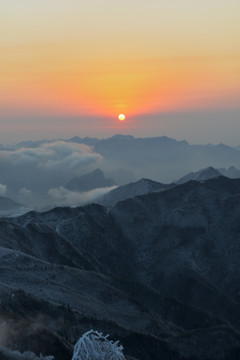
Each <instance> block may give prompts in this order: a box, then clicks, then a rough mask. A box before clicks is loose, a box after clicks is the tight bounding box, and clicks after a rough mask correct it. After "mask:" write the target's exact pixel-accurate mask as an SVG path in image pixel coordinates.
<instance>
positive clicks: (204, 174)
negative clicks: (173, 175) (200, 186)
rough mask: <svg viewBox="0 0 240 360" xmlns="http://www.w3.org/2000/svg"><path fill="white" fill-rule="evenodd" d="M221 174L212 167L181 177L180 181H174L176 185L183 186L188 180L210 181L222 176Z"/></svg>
mask: <svg viewBox="0 0 240 360" xmlns="http://www.w3.org/2000/svg"><path fill="white" fill-rule="evenodd" d="M222 175H223V174H222V173H221V172H220V171H218V170H216V169H214V168H213V167H211V166H210V167H207V168H206V169H201V170H199V171H196V172H190V173H189V174H187V175H185V176H183V177H182V178H181V179H179V180H178V181H176V183H177V184H183V183H185V182H188V181H190V180H196V181H205V180H208V179H212V178H214V177H218V176H222Z"/></svg>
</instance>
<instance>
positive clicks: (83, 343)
mask: <svg viewBox="0 0 240 360" xmlns="http://www.w3.org/2000/svg"><path fill="white" fill-rule="evenodd" d="M108 337H109V335H106V336H104V335H103V334H102V333H99V332H98V331H94V330H90V331H88V332H86V333H84V334H83V336H82V337H81V338H80V339H79V340H78V342H77V343H76V345H75V346H74V353H73V358H72V360H125V357H124V355H123V347H122V346H121V345H118V341H116V342H113V341H111V340H109V339H108Z"/></svg>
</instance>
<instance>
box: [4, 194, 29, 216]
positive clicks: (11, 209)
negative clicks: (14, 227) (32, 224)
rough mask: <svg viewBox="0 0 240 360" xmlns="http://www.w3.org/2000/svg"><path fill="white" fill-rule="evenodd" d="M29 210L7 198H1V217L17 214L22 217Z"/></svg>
mask: <svg viewBox="0 0 240 360" xmlns="http://www.w3.org/2000/svg"><path fill="white" fill-rule="evenodd" d="M27 210H28V209H27V208H26V207H25V206H24V205H22V204H20V203H18V202H16V201H14V200H12V199H9V198H7V197H4V196H0V217H1V216H12V215H15V214H18V215H21V214H22V213H25V212H26V211H27Z"/></svg>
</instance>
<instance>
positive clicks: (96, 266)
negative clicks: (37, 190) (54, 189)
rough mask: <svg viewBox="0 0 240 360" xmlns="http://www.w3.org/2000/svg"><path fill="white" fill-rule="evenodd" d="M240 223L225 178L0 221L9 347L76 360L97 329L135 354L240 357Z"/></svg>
mask: <svg viewBox="0 0 240 360" xmlns="http://www.w3.org/2000/svg"><path fill="white" fill-rule="evenodd" d="M239 224H240V179H229V178H226V177H221V176H220V177H216V178H212V179H209V180H206V181H204V182H198V181H189V182H187V183H184V184H182V185H178V186H174V187H172V188H169V189H166V190H165V191H160V192H152V193H149V194H145V195H142V196H135V197H133V198H131V199H127V200H124V201H120V202H118V203H117V204H116V205H115V206H113V207H112V208H111V209H107V208H105V207H104V206H101V205H97V204H90V205H87V206H84V207H78V208H67V207H65V208H55V209H53V210H51V211H48V212H45V213H37V212H29V213H27V214H25V215H23V216H21V217H18V218H12V219H0V258H1V260H0V299H1V302H0V314H1V321H0V327H1V329H0V330H1V334H7V336H5V338H4V337H3V340H2V342H1V345H2V346H4V347H5V348H9V349H10V350H11V351H15V350H18V351H20V352H21V353H23V352H26V351H32V352H34V353H35V354H36V355H37V356H39V357H40V353H42V354H43V355H44V356H46V355H54V356H55V358H56V359H57V360H63V359H64V360H70V359H71V356H72V350H73V345H74V344H75V343H76V341H77V340H78V338H79V337H80V336H81V335H82V334H83V333H84V332H85V331H87V330H90V329H94V330H98V331H101V332H103V333H104V334H106V333H109V334H110V335H111V338H112V339H116V340H119V341H120V343H121V344H122V345H123V346H124V354H125V355H126V356H130V357H134V358H136V359H138V360H143V359H144V360H159V359H163V360H171V359H174V360H180V359H181V360H198V359H201V360H210V359H211V360H212V359H215V360H220V359H229V360H237V359H239V358H240V338H239V331H240V291H239V283H240V267H239V255H240V227H239ZM0 354H1V348H0Z"/></svg>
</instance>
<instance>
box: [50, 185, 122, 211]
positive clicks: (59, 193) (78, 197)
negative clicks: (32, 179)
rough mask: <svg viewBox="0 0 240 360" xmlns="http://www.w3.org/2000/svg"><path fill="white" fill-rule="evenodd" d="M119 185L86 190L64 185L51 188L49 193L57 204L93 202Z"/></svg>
mask: <svg viewBox="0 0 240 360" xmlns="http://www.w3.org/2000/svg"><path fill="white" fill-rule="evenodd" d="M116 187H117V186H115V185H114V186H111V187H105V188H97V189H93V190H90V191H86V192H77V191H70V190H68V189H66V188H65V187H63V186H59V187H57V188H52V189H49V191H48V195H49V196H50V197H51V198H52V199H53V201H54V203H55V205H58V206H73V205H82V204H86V203H89V202H93V201H94V200H96V199H97V198H98V197H99V196H101V195H104V194H106V193H107V192H109V191H111V190H113V189H115V188H116Z"/></svg>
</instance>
